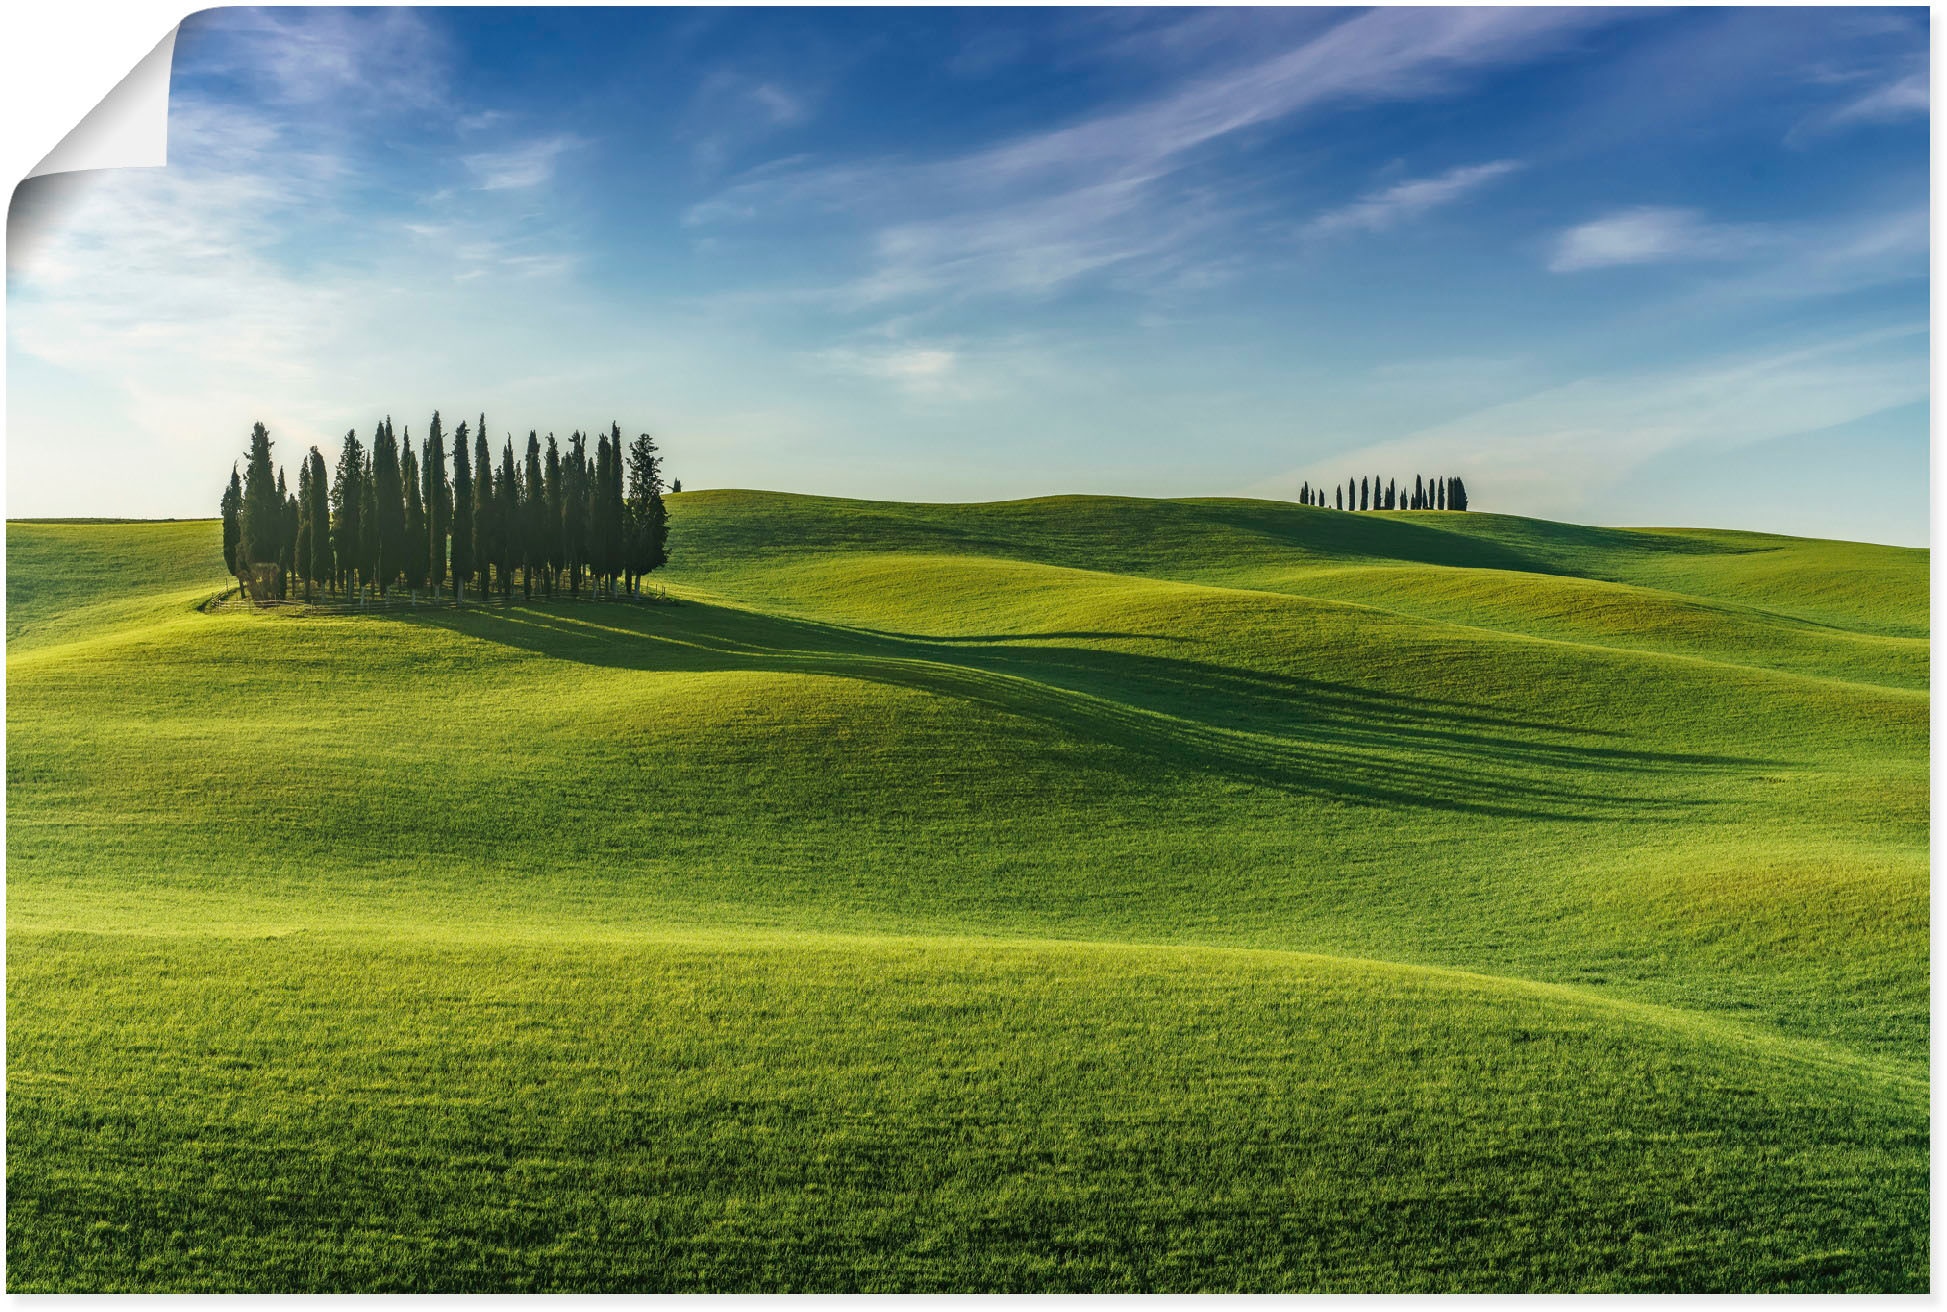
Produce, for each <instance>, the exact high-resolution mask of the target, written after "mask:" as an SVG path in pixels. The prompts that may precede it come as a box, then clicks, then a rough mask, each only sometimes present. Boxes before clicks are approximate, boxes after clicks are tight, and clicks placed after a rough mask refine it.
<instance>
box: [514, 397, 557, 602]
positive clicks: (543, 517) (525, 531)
mask: <svg viewBox="0 0 1947 1312" xmlns="http://www.w3.org/2000/svg"><path fill="white" fill-rule="evenodd" d="M548 527H549V525H548V494H547V489H546V488H545V487H544V486H543V485H542V482H541V438H540V435H539V434H537V433H536V432H535V431H534V430H533V429H531V428H530V429H528V430H527V459H526V461H525V463H524V464H523V465H522V467H521V546H522V548H523V553H522V555H523V560H522V562H521V566H522V576H521V595H522V596H524V597H530V598H531V597H533V595H534V580H535V577H536V576H537V575H539V574H540V573H541V572H542V571H543V570H544V569H545V568H546V566H547V559H548V544H549V543H551V542H552V541H553V540H554V534H552V533H550V532H549V531H548Z"/></svg>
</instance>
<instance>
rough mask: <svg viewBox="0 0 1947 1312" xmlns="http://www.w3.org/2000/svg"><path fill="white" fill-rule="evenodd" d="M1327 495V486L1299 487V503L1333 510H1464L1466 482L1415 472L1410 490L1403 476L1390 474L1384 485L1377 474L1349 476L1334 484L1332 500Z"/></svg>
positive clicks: (1308, 485) (1465, 505)
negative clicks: (1375, 476)
mask: <svg viewBox="0 0 1947 1312" xmlns="http://www.w3.org/2000/svg"><path fill="white" fill-rule="evenodd" d="M1325 497H1326V492H1325V489H1324V488H1322V487H1313V486H1312V485H1311V484H1310V483H1306V484H1305V485H1304V486H1303V487H1301V488H1299V489H1298V502H1299V504H1300V505H1305V506H1324V505H1327V504H1330V506H1331V507H1332V509H1334V510H1465V509H1467V484H1465V483H1464V482H1462V481H1461V480H1460V479H1458V478H1425V477H1422V476H1421V475H1419V474H1415V475H1413V487H1412V490H1411V491H1409V490H1407V487H1406V482H1405V480H1404V479H1402V480H1400V481H1399V482H1398V483H1394V482H1393V480H1392V479H1390V478H1389V479H1387V480H1386V484H1385V486H1384V487H1381V486H1380V484H1379V480H1378V479H1377V478H1373V479H1364V478H1362V479H1360V480H1359V481H1358V482H1357V483H1354V482H1353V481H1352V480H1351V479H1349V478H1348V479H1347V480H1345V482H1343V483H1338V484H1335V485H1334V486H1333V488H1332V491H1331V498H1332V499H1331V501H1330V502H1329V503H1328V502H1327V501H1326V499H1325Z"/></svg>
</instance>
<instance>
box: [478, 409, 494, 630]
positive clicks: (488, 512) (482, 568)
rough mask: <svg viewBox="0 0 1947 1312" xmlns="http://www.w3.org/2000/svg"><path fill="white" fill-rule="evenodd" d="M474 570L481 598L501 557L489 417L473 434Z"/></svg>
mask: <svg viewBox="0 0 1947 1312" xmlns="http://www.w3.org/2000/svg"><path fill="white" fill-rule="evenodd" d="M473 468H474V470H475V474H476V476H475V478H474V480H473V568H474V570H475V572H477V573H478V574H479V575H480V595H481V596H483V597H484V596H486V595H487V593H488V591H489V590H490V589H491V588H492V586H493V585H492V582H491V579H490V575H489V571H490V569H491V568H492V566H493V563H494V561H495V559H496V558H497V557H498V556H499V554H500V532H499V525H497V524H495V523H494V458H493V452H491V451H489V450H488V449H487V417H486V416H485V415H481V416H480V427H479V428H477V429H475V430H474V432H473Z"/></svg>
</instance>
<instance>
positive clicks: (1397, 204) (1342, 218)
mask: <svg viewBox="0 0 1947 1312" xmlns="http://www.w3.org/2000/svg"><path fill="white" fill-rule="evenodd" d="M1520 167H1521V163H1520V161H1518V160H1511V159H1500V160H1494V161H1492V162H1490V163H1486V164H1468V165H1463V166H1461V167H1459V168H1452V169H1448V170H1447V171H1446V172H1445V173H1442V174H1440V175H1439V176H1437V177H1431V178H1413V179H1411V180H1409V181H1406V182H1400V183H1395V184H1394V185H1392V186H1390V187H1387V188H1385V189H1384V190H1382V191H1376V192H1373V193H1371V194H1369V195H1366V196H1362V197H1360V198H1359V199H1358V200H1356V201H1354V202H1352V203H1351V204H1350V205H1346V206H1343V207H1341V208H1339V209H1336V210H1329V211H1327V212H1326V213H1324V214H1321V215H1319V216H1318V217H1317V218H1316V219H1314V220H1312V222H1311V223H1310V224H1308V225H1307V226H1306V228H1305V231H1306V233H1307V234H1308V235H1310V236H1314V237H1329V236H1333V235H1336V234H1339V233H1346V232H1385V231H1386V230H1388V229H1390V228H1394V227H1397V226H1398V225H1399V224H1401V223H1405V222H1408V221H1410V220H1412V219H1417V218H1419V217H1420V216H1421V215H1423V214H1426V213H1428V212H1429V211H1432V210H1436V209H1439V208H1440V207H1442V206H1444V205H1451V204H1453V203H1455V202H1456V201H1459V200H1462V199H1464V198H1465V197H1467V196H1468V195H1469V194H1470V193H1472V192H1475V191H1478V190H1480V188H1482V187H1484V186H1486V185H1488V184H1489V183H1491V182H1493V181H1495V180H1496V179H1497V178H1504V177H1506V176H1507V175H1508V174H1510V173H1513V172H1515V171H1516V170H1517V169H1519V168H1520Z"/></svg>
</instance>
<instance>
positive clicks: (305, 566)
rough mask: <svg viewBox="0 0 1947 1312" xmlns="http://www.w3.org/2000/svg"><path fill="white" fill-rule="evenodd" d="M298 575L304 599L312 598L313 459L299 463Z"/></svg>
mask: <svg viewBox="0 0 1947 1312" xmlns="http://www.w3.org/2000/svg"><path fill="white" fill-rule="evenodd" d="M296 555H297V576H298V578H300V579H302V580H303V581H304V599H305V600H306V601H309V600H311V571H312V568H313V567H312V563H311V459H310V457H309V456H307V457H305V458H304V459H303V460H300V461H298V465H297V552H296Z"/></svg>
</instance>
